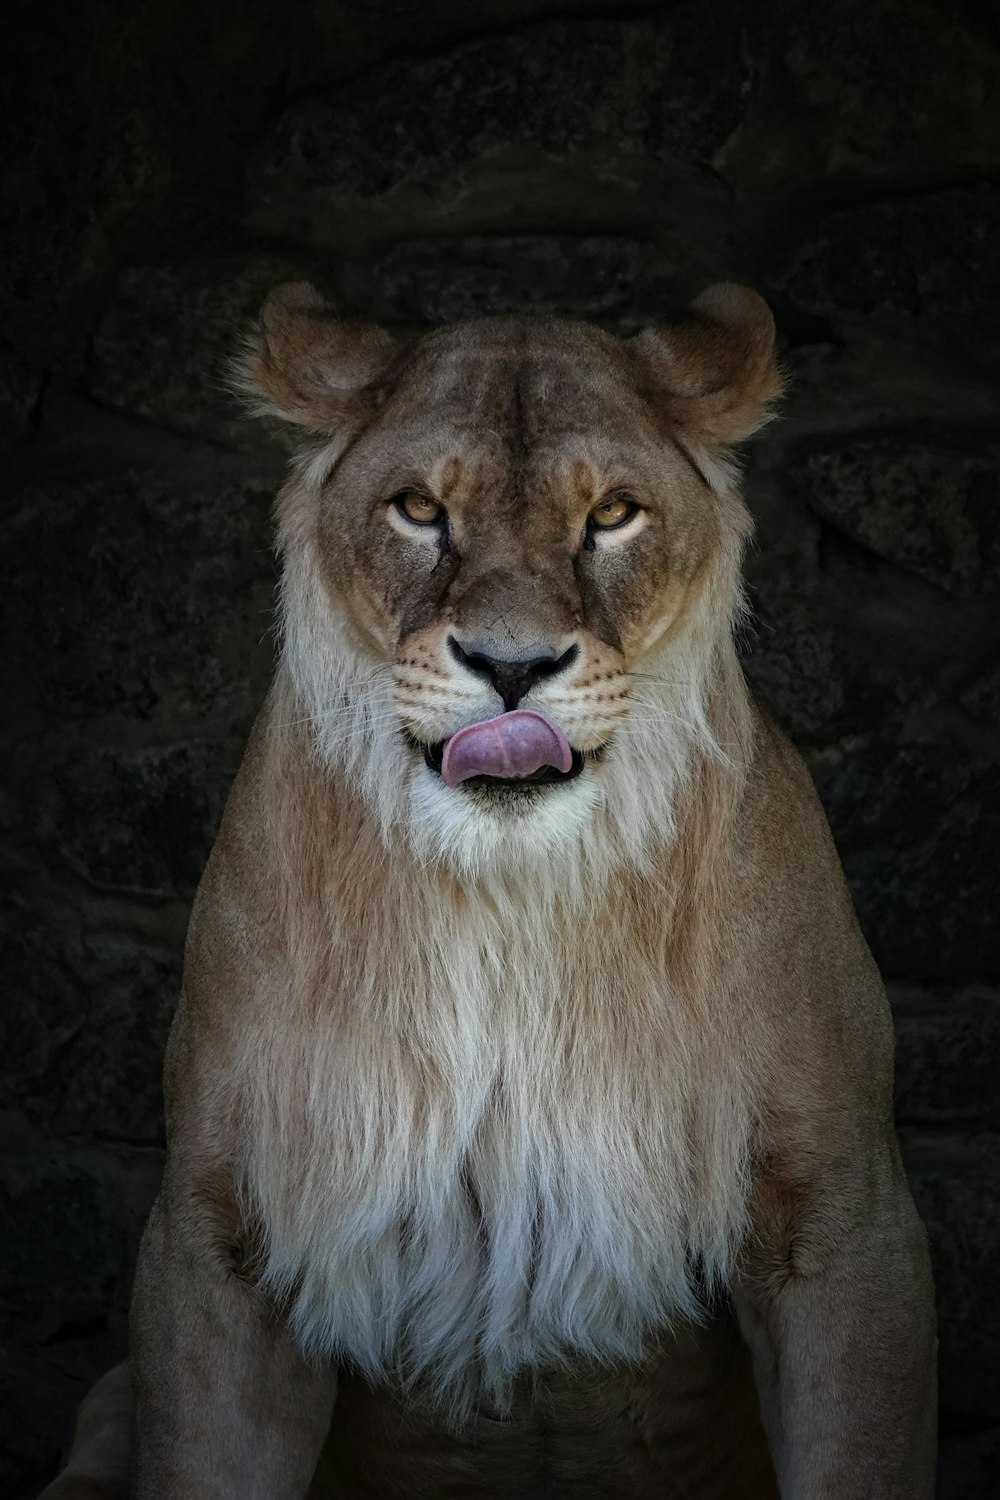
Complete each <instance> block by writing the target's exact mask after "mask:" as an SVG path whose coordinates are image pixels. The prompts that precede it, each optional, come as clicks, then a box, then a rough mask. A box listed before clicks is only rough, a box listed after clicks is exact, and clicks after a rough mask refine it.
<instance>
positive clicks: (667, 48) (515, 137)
mask: <svg viewBox="0 0 1000 1500" xmlns="http://www.w3.org/2000/svg"><path fill="white" fill-rule="evenodd" d="M749 83H750V69H749V61H748V56H747V53H746V50H745V47H744V45H743V38H742V35H741V29H740V27H739V25H738V24H734V18H733V15H732V13H731V7H726V6H724V5H718V4H716V3H715V0H713V3H710V4H708V5H700V6H692V5H684V6H681V7H679V8H678V10H677V12H676V14H674V15H671V16H670V17H668V18H663V19H655V20H650V19H641V20H636V21H624V22H614V21H594V22H588V21H578V22H574V23H572V24H570V23H566V22H558V23H554V24H550V25H541V26H537V27H534V28H532V29H531V30H528V31H525V32H519V31H514V32H511V33H504V34H502V35H499V36H497V37H494V38H490V39H488V40H476V41H471V42H468V43H466V44H465V45H463V46H461V47H458V48H456V49H455V50H453V51H451V52H446V53H444V54H443V55H440V56H435V57H431V58H421V59H419V60H418V61H415V62H414V61H413V60H412V59H407V60H406V61H404V62H398V63H388V64H386V66H385V67H384V68H382V69H379V70H375V71H373V72H372V73H370V74H367V75H365V76H364V77H363V78H362V79H361V80H359V82H358V83H357V84H356V85H354V86H352V87H350V88H348V89H346V90H343V89H339V88H338V89H336V90H335V91H333V92H332V93H331V94H327V95H316V96H314V97H311V98H308V99H306V100H304V101H303V102H302V103H299V104H296V105H294V106H293V107H292V109H291V110H289V112H288V113H287V114H286V115H285V116H284V117H283V118H282V120H281V121H280V122H279V124H278V125H277V127H276V128H275V130H274V131H273V132H272V134H271V135H270V136H269V137H268V139H267V140H266V141H265V142H264V143H263V144H262V145H261V147H260V149H259V151H258V153H257V154H256V156H255V158H254V159H253V162H252V164H251V167H250V172H249V176H248V181H247V198H248V204H249V222H250V223H251V224H252V225H253V226H254V227H255V228H257V229H260V230H263V231H265V232H267V233H268V234H276V235H279V236H280V237H281V238H283V239H285V238H288V237H290V235H291V237H296V238H301V239H304V240H305V241H306V242H307V243H311V244H315V245H321V246H332V245H337V244H340V245H343V244H349V243H351V242H352V240H355V239H356V238H357V237H358V236H359V235H362V236H363V235H366V234H371V233H372V232H375V231H376V230H377V228H378V225H379V223H380V217H381V221H382V222H385V221H386V216H387V215H389V214H390V213H391V212H392V211H393V208H394V206H395V210H396V212H397V213H402V214H404V215H406V216H407V217H408V218H409V219H410V229H411V232H412V230H413V228H414V225H415V224H416V225H423V226H425V228H426V229H430V228H432V227H434V226H435V222H436V221H437V222H439V221H440V219H441V216H442V215H443V214H444V213H446V212H448V211H449V210H450V211H451V212H453V213H455V214H456V217H457V218H458V219H459V221H461V220H462V219H470V220H471V219H475V218H481V219H489V220H491V221H492V224H491V227H497V226H498V222H499V221H498V218H497V211H498V210H499V211H500V220H503V219H506V220H507V221H508V222H509V221H511V220H516V218H517V217H518V214H519V213H521V214H524V215H525V216H526V217H527V218H529V219H530V218H535V219H536V220H541V219H544V218H545V217H547V216H550V215H551V213H552V211H553V210H554V209H555V210H558V208H559V207H560V206H561V207H562V209H563V211H564V212H566V211H568V213H569V214H570V216H571V217H579V218H581V219H585V218H586V217H587V216H588V200H589V199H590V198H591V195H592V194H593V193H594V192H596V191H600V190H602V189H603V191H604V192H605V194H607V195H610V197H611V199H612V201H614V200H616V199H619V198H625V197H628V198H633V199H634V198H635V197H636V194H637V192H638V191H639V190H640V187H641V185H646V186H647V188H648V189H649V190H653V189H655V187H657V186H658V187H659V188H660V190H661V191H663V190H664V189H665V185H666V183H667V181H669V180H670V179H671V171H672V169H675V168H677V167H680V168H682V169H686V170H687V174H688V175H687V176H686V177H684V178H683V180H685V181H687V182H688V184H689V190H692V189H693V188H695V187H696V186H697V181H698V174H699V173H700V172H701V171H702V169H704V168H705V167H707V166H708V164H710V163H711V162H712V160H713V158H714V157H715V155H716V154H717V153H718V152H719V150H720V148H721V147H722V146H723V145H724V143H725V142H726V140H727V139H728V137H729V136H730V135H731V133H732V132H733V130H734V129H735V128H736V126H737V124H738V123H739V120H740V118H741V114H742V110H743V106H744V100H745V98H746V95H747V93H748V89H749ZM553 195H555V197H554V196H553ZM465 199H470V200H471V201H467V202H463V200H465ZM505 199H506V201H504V200H505ZM393 200H395V205H394V201H393ZM636 212H637V213H640V214H641V213H643V205H642V204H641V203H638V204H636ZM470 227H472V226H471V224H470Z"/></svg>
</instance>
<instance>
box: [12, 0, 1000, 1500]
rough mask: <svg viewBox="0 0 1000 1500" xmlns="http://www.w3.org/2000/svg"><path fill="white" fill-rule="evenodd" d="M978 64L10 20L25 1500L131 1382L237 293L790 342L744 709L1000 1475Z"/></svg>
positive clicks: (189, 851) (263, 573) (465, 29)
mask: <svg viewBox="0 0 1000 1500" xmlns="http://www.w3.org/2000/svg"><path fill="white" fill-rule="evenodd" d="M998 43H1000V28H998V26H997V21H996V14H995V11H994V9H993V8H991V7H988V6H986V5H978V4H976V3H975V0H961V3H955V0H952V3H948V0H827V3H825V4H823V5H819V4H806V3H792V0H762V3H760V4H757V5H755V6H742V5H740V4H738V3H737V0H697V3H686V0H681V3H676V4H668V5H660V6H656V5H650V4H639V3H628V0H626V3H619V4H617V5H616V6H614V7H609V6H608V5H607V4H605V3H602V0H481V3H479V4H478V5H475V6H458V5H453V4H451V3H449V0H423V3H422V4H421V5H420V6H416V5H412V4H409V3H404V0H339V3H335V0H313V3H305V0H294V3H292V0H285V3H284V4H281V5H276V4H273V3H271V0H241V3H240V4H236V3H233V0H229V3H225V0H217V3H213V4H209V3H205V0H174V3H173V4H163V3H162V0H91V3H88V4H87V5H76V6H69V5H64V6H62V7H58V8H57V13H53V11H52V10H51V8H50V7H43V6H32V5H29V4H26V3H15V4H13V5H12V6H11V7H10V10H9V13H8V14H7V15H6V16H5V36H4V48H5V53H6V73H7V80H6V86H5V90H4V94H5V96H6V115H5V122H4V124H3V127H2V133H3V142H4V151H3V153H2V159H3V166H2V168H0V186H2V191H0V216H3V217H4V218H5V219H9V221H10V222H9V223H6V224H5V226H4V228H5V231H6V233H5V242H6V244H7V245H8V246H9V247H10V250H9V253H8V254H6V255H5V257H4V265H3V268H2V270H0V314H2V329H3V332H2V338H0V450H2V453H3V455H4V465H3V502H2V505H3V509H2V533H3V534H2V544H0V570H2V577H3V587H2V592H0V607H2V609H3V612H4V615H5V617H6V619H5V634H4V639H5V641H6V642H7V643H8V644H7V647H6V649H5V651H4V652H3V654H2V656H0V675H2V681H3V689H2V691H3V700H2V701H3V702H4V705H5V708H6V713H5V714H4V719H3V725H2V728H0V734H2V737H3V751H4V760H5V762H6V765H7V767H8V775H7V777H6V778H5V789H4V792H3V796H2V800H0V820H2V826H3V840H2V848H0V860H2V868H3V877H4V878H3V881H2V890H3V903H4V907H5V920H4V957H3V976H4V982H5V985H4V987H5V998H4V1004H3V1008H2V1013H0V1027H2V1032H3V1035H2V1043H0V1076H2V1084H3V1097H2V1102H0V1110H2V1120H3V1126H4V1129H3V1136H2V1150H0V1324H2V1330H3V1333H4V1335H5V1337H6V1346H5V1353H4V1354H3V1356H2V1364H0V1410H3V1411H4V1412H5V1413H7V1414H8V1420H7V1421H6V1422H4V1423H3V1424H2V1438H0V1446H2V1464H3V1474H4V1480H3V1489H4V1492H5V1493H10V1494H17V1493H21V1492H23V1493H24V1494H26V1495H27V1494H31V1493H32V1492H33V1490H34V1488H35V1487H36V1486H37V1483H38V1480H39V1479H40V1478H41V1477H42V1476H43V1475H45V1474H46V1473H47V1472H48V1471H49V1470H50V1469H51V1466H52V1465H53V1463H54V1461H55V1459H56V1456H57V1454H58V1451H59V1447H60V1443H61V1442H62V1440H63V1438H64V1435H65V1433H66V1430H67V1425H68V1421H69V1417H70V1414H71V1412H72V1409H73V1407H74V1406H75V1404H76V1402H77V1400H78V1397H79V1394H80V1391H81V1389H82V1388H83V1386H84V1385H85V1384H86V1382H88V1381H89V1380H90V1379H91V1378H92V1377H93V1376H94V1375H95V1374H96V1373H97V1372H98V1371H100V1370H101V1369H103V1368H104V1367H105V1366H106V1365H108V1364H109V1363H110V1362H111V1361H112V1360H114V1359H115V1358H117V1357H118V1355H119V1354H120V1351H121V1350H122V1347H123V1342H124V1336H125V1313H126V1306H127V1297H128V1286H129V1278H130V1267H131V1263H132V1259H133V1256H134V1252H135V1245H136V1238H137V1234H138V1231H139V1228H140V1226H141V1223H142V1219H143V1216H144V1214H145V1212H146V1210H147V1208H148V1205H149V1202H150V1199H151V1195H152V1193H153V1192H154V1190H155V1184H156V1181H157V1175H158V1170H159V1165H160V1148H161V1139H162V1123H161V1113H160V1100H159V1070H160V1059H161V1053H162V1048H163V1041H164V1037H165V1034H166V1029H167V1025H168V1021H169V1016H170V1011H171V1007H172V1005H173V1002H174V997H175V995H176V992H177V986H178V979H179V973H180V961H181V946H182V941H183V935H184V928H185V920H186V916H187V911H188V905H189V902H190V900H191V895H192V891H193V889H194V885H195V882H196V880H197V878H198V873H199V869H200V867H201V865H202V862H203V860H204V858H205V856H206V854H207V851H208V849H209V847H210V844H211V841H212V837H213V832H214V829H215V826H216V823H217V820H218V817H219V813H220V809H221V807H222V804H223V800H224V798H225V795H226V790H227V786H228V784H229V781H230V778H231V777H232V775H233V772H234V770H235V768H236V766H237V764H238V762H239V757H240V752H241V745H242V742H243V739H244V736H245V734H246V732H247V728H248V725H249V723H250V720H251V718H252V715H253V713H254V710H255V706H256V705H257V703H258V702H259V700H260V698H261V696H262V694H263V691H264V689H265V685H266V683H267V681H268V676H269V672H270V669H271V661H272V634H271V627H272V610H273V585H274V562H273V557H272V552H271V532H270V522H269V508H270V500H271V496H272V494H273V492H274V489H275V487H276V485H277V483H278V481H279V477H280V474H281V471H282V466H283V462H284V452H283V449H282V446H281V442H280V439H279V438H278V436H277V435H276V434H275V432H274V431H273V430H270V429H267V428H264V429H261V428H253V427H251V426H249V425H247V424H246V423H245V422H244V421H243V419H242V418H241V416H240V414H239V412H238V410H237V409H236V407H235V406H234V404H233V403H232V402H231V401H230V400H229V399H228V397H227V396H226V395H225V394H224V392H223V390H222V387H221V381H220V361H221V359H222V357H223V356H224V354H225V352H226V351H227V349H228V347H229V346H230V344H231V341H232V338H233V333H234V329H235V328H236V327H237V326H238V325H239V323H240V321H241V320H242V319H243V318H244V317H246V316H247V315H249V314H250V313H251V312H252V311H253V310H254V308H255V306H256V304H257V303H258V302H259V300H260V298H261V296H262V294H263V292H264V291H265V290H266V289H267V288H268V287H269V286H271V285H272V284H274V283H276V282H278V281H280V280H282V279H286V278H288V277H298V276H303V275H305V276H309V277H311V278H312V279H314V280H315V281H316V282H317V283H318V284H319V285H320V286H321V287H323V288H324V289H325V290H326V291H327V292H328V293H329V294H330V295H331V296H332V297H333V298H334V299H335V300H336V301H337V302H338V303H339V304H340V305H341V306H343V307H344V308H349V309H351V310H354V311H356V312H360V313H363V314H368V315H371V316H374V317H378V318H381V319H383V320H385V321H387V322H389V323H392V324H397V325H410V324H422V323H428V322H429V323H434V322H438V321H440V320H443V319H450V318H455V317H461V316H465V315H469V314H474V313H477V312H496V311H502V310H507V309H514V308H521V307H542V308H551V309H554V310H558V311H562V312H566V313H574V314H582V315H585V316H587V317H591V318H594V319H596V320H598V321H600V322H602V323H603V324H605V325H606V326H607V327H609V328H612V329H616V330H621V331H625V332H628V331H632V330H634V329H636V328H638V327H640V326H641V325H643V324H644V323H645V322H647V321H649V320H654V319H656V318H657V317H660V316H662V315H663V313H664V312H665V310H667V309H669V308H671V307H673V306H674V305H675V304H676V303H677V302H678V300H679V299H681V298H683V297H684V296H686V295H687V294H688V293H689V292H690V291H691V290H696V289H698V288H699V287H700V286H701V285H703V284H705V283H706V282H708V281H710V280H712V279H718V278H733V279H739V280H744V281H747V282H749V283H750V284H752V285H754V286H756V287H757V288H759V289H760V290H761V291H762V292H764V293H765V294H766V295H767V296H768V297H769V299H770V300H771V302H772V305H773V307H774V308H775V311H776V315H777V320H778V325H779V330H780V334H781V340H782V347H783V357H784V361H785V364H786V366H787V369H788V371H789V374H790V376H791V395H790V398H789V400H788V403H787V406H786V409H785V413H784V417H783V419H782V420H781V421H780V422H778V423H776V424H775V425H774V426H773V427H772V428H770V429H769V430H768V432H767V434H766V435H765V436H764V438H763V439H762V441H760V442H759V443H758V444H757V446H756V447H755V448H753V450H752V451H751V452H750V453H749V455H748V458H747V486H748V492H749V497H750V500H751V503H752V506H753V508H754V511H755V514H756V518H757V541H756V544H755V546H754V548H753V551H752V553H751V555H750V558H749V564H748V571H749V578H750V584H751V593H752V599H753V603H754V606H755V612H756V617H755V623H754V626H753V628H752V630H750V631H748V633H747V637H746V641H745V650H746V661H747V667H748V670H749V672H750V674H751V676H752V677H753V678H754V679H755V680H756V681H757V682H758V683H759V684H760V685H761V686H762V687H763V689H764V690H765V691H766V693H767V694H768V695H769V696H770V698H771V699H772V701H773V703H774V705H775V707H776V709H777V711H778V713H779V715H780V717H781V718H782V719H783V720H784V722H785V723H786V725H787V726H788V728H789V729H790V731H791V733H792V735H793V737H794V738H795V740H796V742H797V743H798V744H799V746H800V747H801V749H802V751H803V752H804V754H805V756H806V758H807V761H808V763H809V765H810V768H811V770H812V772H813V774H814V776H815V779H816V782H817V785H818V787H819V790H820V793H821V795H822V797H823V800H824V802H825V805H826V807H827V810H828V813H829V816H830V819H831V822H832V825H833V829H834V833H835V836H836V838H837V842H838V845H839V848H840V851H841V854H842V857H843V859H844V863H845V866H846V869H847V873H848V877H849V879H850V881H851V885H852V889H853V892H854V897H855V901H856V903H857V909H858V914H859V916H860V919H861V923H862V925H863V927H864V929H865V932H866V934H867V936H868V938H869V941H870V942H871V944H872V947H873V949H874V951H875V953H876V956H877V958H878V960H879V962H880V964H881V965H882V968H883V971H884V972H885V974H886V977H887V979H888V982H889V986H890V991H891V995H892V999H893V1004H894V1008H895V1013H896V1018H897V1023H898V1035H899V1053H898V1090H897V1091H898V1116H899V1122H900V1127H901V1136H902V1141H903V1145H904V1151H905V1156H906V1162H907V1166H908V1170H909V1172H910V1176H911V1180H912V1183H913V1189H914V1192H915V1194H916V1197H917V1201H918V1204H919V1206H920V1209H921V1212H922V1213H923V1215H924V1218H925V1220H926V1222H927V1225H928V1229H929V1232H930V1236H931V1245H932V1251H933V1257H934V1263H935V1270H936V1276H937V1284H938V1294H939V1302H940V1315H941V1416H942V1435H943V1459H942V1476H941V1487H940V1495H941V1497H942V1500H973V1497H978V1496H985V1495H987V1494H990V1495H992V1494H994V1493H996V1492H997V1490H996V1488H995V1486H996V1484H997V1480H998V1470H1000V1428H998V1427H997V1425H996V1424H997V1422H998V1420H1000V1312H998V1304H997V1299H996V1297H995V1295H994V1286H995V1282H996V1276H997V1271H998V1269H1000V1267H998V1260H1000V1154H998V1151H997V1140H998V1136H997V1131H998V1130H1000V1100H998V1090H997V1079H998V1077H1000V1070H998V1064H1000V1003H998V984H1000V948H998V940H997V921H996V918H997V912H998V910H1000V859H998V858H997V850H998V847H1000V770H998V750H1000V665H998V646H1000V613H998V611H997V608H996V604H997V595H998V592H1000V503H998V501H1000V493H998V490H1000V461H998V458H1000V441H998V439H1000V429H998V424H997V393H998V383H1000V342H998V333H1000V310H998V303H997V300H996V296H995V293H996V288H997V286H998V285H1000V194H998V187H997V181H998V169H1000V86H998V85H1000V55H998V51H997V46H998Z"/></svg>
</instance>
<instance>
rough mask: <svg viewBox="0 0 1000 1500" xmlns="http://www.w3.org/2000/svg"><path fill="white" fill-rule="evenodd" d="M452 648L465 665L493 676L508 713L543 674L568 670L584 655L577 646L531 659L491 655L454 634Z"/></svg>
mask: <svg viewBox="0 0 1000 1500" xmlns="http://www.w3.org/2000/svg"><path fill="white" fill-rule="evenodd" d="M448 649H449V650H450V651H451V654H452V656H453V657H454V658H455V660H456V661H457V662H460V663H461V665H462V666H463V667H468V669H469V671H470V672H475V673H476V674H477V675H478V676H480V677H486V678H488V679H489V681H490V682H491V683H492V684H493V686H494V687H495V688H496V690H497V692H498V693H499V694H500V697H501V699H502V700H503V706H504V708H505V709H507V710H508V712H509V711H510V709H512V708H516V707H517V705H518V704H519V703H520V701H521V699H522V698H523V697H525V696H526V694H528V693H529V692H530V691H531V689H532V688H533V687H534V685H535V683H536V682H538V681H539V680H540V679H541V678H543V677H554V676H555V675H556V673H557V672H564V671H565V670H566V668H567V667H569V666H571V665H572V663H573V662H574V661H576V658H577V657H578V656H579V654H580V653H579V648H578V647H577V646H570V648H569V650H568V651H564V652H563V654H562V655H561V656H556V655H555V653H554V652H553V653H551V654H549V655H546V656H533V657H531V658H530V659H529V660H527V661H507V660H505V659H504V658H502V657H498V656H492V655H490V654H489V653H488V652H487V651H486V650H484V649H483V648H482V647H481V646H479V645H478V644H473V643H472V642H468V643H467V644H466V645H462V643H461V642H460V641H458V640H456V639H455V637H454V636H453V635H450V636H449V637H448Z"/></svg>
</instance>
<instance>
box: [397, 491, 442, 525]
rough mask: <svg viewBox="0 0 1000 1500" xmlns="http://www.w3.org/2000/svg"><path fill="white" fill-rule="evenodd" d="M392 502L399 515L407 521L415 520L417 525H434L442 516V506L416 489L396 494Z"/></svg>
mask: <svg viewBox="0 0 1000 1500" xmlns="http://www.w3.org/2000/svg"><path fill="white" fill-rule="evenodd" d="M393 504H394V505H395V507H396V509H397V510H398V511H399V512H400V514H401V515H404V516H405V517H406V519H407V520H408V521H415V522H416V523H417V525H418V526H434V525H436V524H437V522H438V521H440V520H442V519H443V517H444V506H443V505H440V504H438V502H437V501H436V500H431V499H430V497H429V496H427V495H421V494H420V492H419V491H418V490H404V492H403V494H401V495H397V496H396V498H395V500H394V501H393Z"/></svg>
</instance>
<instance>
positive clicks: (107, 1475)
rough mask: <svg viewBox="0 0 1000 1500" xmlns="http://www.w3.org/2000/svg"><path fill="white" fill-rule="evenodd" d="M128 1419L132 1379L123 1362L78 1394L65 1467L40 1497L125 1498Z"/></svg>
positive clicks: (48, 1499) (129, 1447) (129, 1436)
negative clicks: (77, 1403) (77, 1410)
mask: <svg viewBox="0 0 1000 1500" xmlns="http://www.w3.org/2000/svg"><path fill="white" fill-rule="evenodd" d="M132 1420H133V1404H132V1381H131V1376H130V1373H129V1367H128V1364H127V1363H123V1364H120V1365H116V1366H115V1368H114V1369H113V1370H109V1371H108V1373H107V1374H106V1375H102V1376H101V1378H100V1380H99V1381H98V1382H97V1384H96V1385H94V1386H92V1387H91V1388H90V1390H89V1391H88V1392H87V1394H86V1396H85V1397H84V1398H83V1401H82V1403H81V1406H80V1411H79V1415H78V1416H77V1419H76V1426H75V1428H74V1429H73V1441H72V1442H71V1444H70V1449H69V1455H68V1457H67V1459H66V1463H65V1466H64V1467H63V1469H62V1470H61V1472H60V1474H59V1476H58V1478H56V1479H54V1480H53V1481H52V1483H51V1484H50V1485H47V1486H46V1488H45V1489H44V1490H43V1491H42V1493H41V1495H40V1496H39V1500H128V1493H129V1470H130V1468H131V1461H132Z"/></svg>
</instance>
